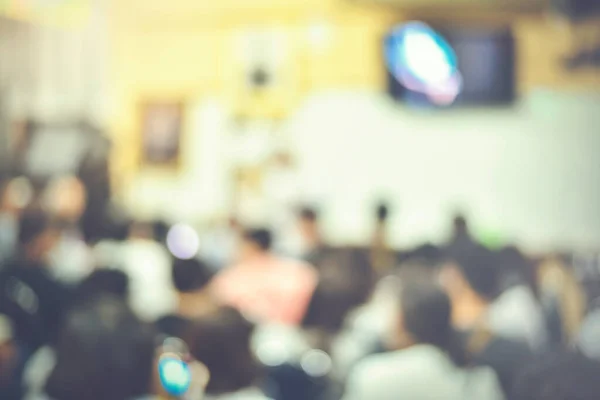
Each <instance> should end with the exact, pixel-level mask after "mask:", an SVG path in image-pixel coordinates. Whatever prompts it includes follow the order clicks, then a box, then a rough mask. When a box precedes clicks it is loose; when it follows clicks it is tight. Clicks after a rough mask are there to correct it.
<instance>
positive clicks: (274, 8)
mask: <svg viewBox="0 0 600 400" xmlns="http://www.w3.org/2000/svg"><path fill="white" fill-rule="evenodd" d="M77 4H79V5H80V6H78V8H77V10H78V12H74V11H72V10H71V11H66V10H69V9H68V8H65V9H64V10H63V11H62V14H61V13H57V14H56V15H58V16H56V15H55V16H54V18H53V19H51V20H49V19H48V17H46V18H44V17H43V16H41V15H36V14H34V13H30V14H31V15H26V14H27V13H22V14H21V15H19V18H17V20H16V21H15V20H10V21H9V20H8V19H2V20H1V23H0V31H1V32H2V34H0V39H2V40H4V42H5V44H4V45H2V46H0V51H1V52H2V53H3V54H2V59H3V62H2V63H0V64H1V66H0V77H1V78H2V80H1V82H3V84H2V86H1V87H3V89H4V92H5V94H6V95H5V96H4V99H5V102H6V103H7V104H8V105H9V106H8V107H6V109H7V110H8V112H9V113H10V114H11V115H16V116H25V115H33V116H36V117H37V118H38V119H43V120H60V119H65V118H74V117H75V116H76V117H77V118H80V117H81V116H86V117H87V118H91V119H93V120H95V121H97V122H98V123H99V124H100V125H101V126H102V127H103V128H105V130H106V132H107V134H108V136H109V137H110V139H111V140H112V143H113V148H112V153H111V164H110V168H111V177H112V186H113V189H114V191H115V194H116V196H117V199H118V201H120V202H121V203H122V204H125V205H126V206H128V208H129V209H130V211H131V212H132V213H133V214H135V215H137V216H138V217H140V218H148V219H149V218H155V217H168V218H170V219H182V218H186V219H193V220H197V221H206V220H209V219H211V218H213V217H214V216H215V215H222V214H224V213H226V212H227V210H228V209H229V208H230V207H231V204H232V201H233V200H232V198H233V197H234V188H233V185H232V183H231V181H232V180H233V176H234V175H235V165H234V164H235V161H236V160H237V159H239V156H240V155H239V154H233V153H232V150H231V148H232V147H233V148H235V146H232V145H231V143H232V141H235V140H236V139H235V137H236V132H237V131H238V130H239V121H240V120H253V121H258V122H260V121H264V122H265V123H267V124H274V125H276V126H277V132H278V133H277V135H279V137H281V138H282V142H283V143H284V146H286V147H287V148H290V149H292V151H293V152H294V153H295V154H294V156H295V157H296V158H297V164H298V168H297V171H296V177H297V180H298V182H299V185H301V186H302V188H303V189H302V190H303V191H304V193H305V197H306V198H307V200H308V201H314V202H318V203H323V204H326V209H327V217H326V221H325V222H326V228H327V231H328V233H329V235H330V236H331V238H332V240H334V241H340V242H341V241H347V240H350V241H359V240H362V239H364V238H365V237H367V235H368V234H369V224H368V222H369V221H367V220H366V218H367V217H366V216H364V215H363V213H362V211H363V210H365V209H366V208H368V207H371V206H372V204H373V202H374V201H375V200H376V197H378V196H389V197H394V198H396V199H397V204H396V208H397V209H398V210H399V212H398V213H397V216H396V218H398V221H397V222H398V223H397V224H395V225H394V227H395V232H394V234H393V238H392V239H393V241H394V242H396V243H412V242H415V241H417V240H420V239H423V238H424V237H431V236H432V235H433V236H434V237H435V236H436V235H437V236H439V235H441V234H442V233H441V231H440V227H441V225H442V224H443V223H444V220H445V219H444V215H445V213H447V212H450V211H452V210H454V209H456V208H464V209H468V210H470V211H471V212H472V213H473V216H474V218H475V220H476V221H478V224H479V225H481V227H480V229H481V230H482V231H487V230H490V231H498V232H501V233H502V234H503V235H505V236H508V237H510V238H513V237H514V238H518V239H527V240H528V241H529V243H528V244H529V245H530V246H540V247H545V246H549V245H554V244H556V242H561V243H564V244H566V245H570V244H577V245H579V246H584V247H585V246H592V245H595V244H597V243H598V242H600V230H599V229H598V228H596V227H597V226H600V215H599V212H598V210H597V209H596V208H594V207H593V206H592V205H593V204H597V203H596V201H595V200H596V199H598V190H597V188H596V187H595V186H594V185H593V182H597V181H599V179H598V178H599V176H598V174H599V172H598V171H599V169H598V165H597V164H598V161H597V157H595V156H596V151H597V150H596V149H598V148H600V147H599V146H598V142H599V140H600V138H599V136H598V135H597V132H598V129H600V119H599V116H598V113H597V112H596V111H595V110H596V107H597V104H598V101H599V100H598V96H599V95H598V92H599V90H600V74H599V73H598V71H597V70H594V69H583V70H580V71H578V72H576V73H574V72H570V71H567V70H566V69H565V68H564V67H563V65H562V64H561V62H560V61H561V58H562V57H563V56H564V54H565V52H566V51H567V49H568V48H569V46H570V45H571V44H572V41H573V40H574V39H573V36H572V35H571V32H570V31H569V30H567V29H565V27H564V25H561V24H560V23H556V22H555V21H554V20H553V19H552V18H551V17H549V15H548V14H547V13H532V14H529V13H525V14H518V15H517V14H516V13H512V12H495V11H490V12H485V11H472V10H471V11H468V12H465V10H464V9H459V8H457V9H456V10H454V11H452V12H451V13H445V12H437V13H436V12H435V11H431V10H427V11H414V10H402V9H398V8H396V7H393V6H386V5H382V4H375V3H370V2H368V1H360V2H353V1H343V0H288V1H286V2H280V1H278V0H254V1H246V0H219V1H213V2H197V1H193V0H177V1H172V2H170V3H169V4H167V5H166V4H165V3H164V1H159V0H128V1H121V0H97V1H94V2H91V3H86V2H84V1H82V2H79V3H77ZM81 4H87V6H85V7H82V6H81ZM88 6H89V7H88ZM81 10H87V13H86V12H82V11H81ZM13 14H14V12H13ZM61 15H62V18H61V17H59V16H61ZM13 16H14V15H13ZM28 18H29V22H27V21H28ZM38 19H39V20H41V21H42V23H41V24H32V23H31V21H37V20H38ZM407 19H427V20H436V21H442V22H444V21H452V23H453V24H457V23H466V24H469V23H477V24H480V25H481V24H487V25H494V24H504V23H507V22H510V23H511V24H512V26H513V29H514V32H515V36H516V41H517V67H516V68H517V76H518V79H517V89H518V92H519V95H520V100H519V101H518V102H517V103H516V104H515V105H514V106H510V107H504V108H478V109H459V110H448V111H443V112H435V113H434V112H426V111H415V110H408V109H406V108H405V107H402V106H401V105H399V104H397V103H392V102H391V101H390V100H388V99H387V96H386V93H385V86H386V71H385V64H384V62H383V55H382V40H383V36H384V35H385V33H386V32H388V30H389V29H390V27H391V26H392V25H393V24H395V23H397V22H401V21H405V20H407ZM15 37H17V38H18V40H17V41H14V40H13V39H14V38H15ZM252 40H254V41H258V42H261V43H262V44H263V45H264V44H265V43H267V45H266V48H268V49H269V50H268V51H267V52H266V53H267V54H262V55H261V57H263V58H268V59H269V60H270V65H271V68H272V69H273V71H271V72H272V73H273V76H274V77H275V78H274V82H273V83H272V84H271V85H269V86H268V87H267V88H266V89H264V90H260V91H256V90H254V89H253V88H252V87H251V85H249V84H248V73H247V69H248V68H250V66H251V64H252V63H253V57H257V56H256V54H254V55H253V54H251V52H250V53H249V52H248V50H247V49H248V48H250V47H251V46H252V44H251V43H250V42H251V41H252ZM9 42H10V43H11V45H7V44H6V43H9ZM263 47H265V46H263ZM23 48H26V49H28V50H27V51H21V50H22V49H23ZM56 54H64V56H63V57H57V56H56ZM4 60H8V62H4ZM51 99H58V101H52V100H51ZM165 99H166V100H169V99H171V100H177V101H180V100H183V101H185V102H186V104H187V107H186V112H185V118H184V125H185V127H184V130H183V138H182V149H183V154H182V157H181V161H180V163H179V165H178V166H177V167H176V168H172V167H151V166H146V165H144V164H143V163H142V161H141V154H140V153H141V136H140V131H141V105H142V104H143V103H145V102H149V101H154V100H161V101H164V100H165ZM242 152H244V151H242ZM414 171H418V174H413V173H412V172H414ZM348 175H351V176H353V179H352V180H348V179H344V177H345V176H348ZM557 176H560V177H561V178H560V179H559V178H557ZM556 182H560V183H556ZM190 188H193V190H190ZM442 214H444V215H442ZM349 215H351V216H349ZM352 216H354V217H352ZM590 221H598V222H599V223H598V224H592V223H590Z"/></svg>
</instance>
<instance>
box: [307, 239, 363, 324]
mask: <svg viewBox="0 0 600 400" xmlns="http://www.w3.org/2000/svg"><path fill="white" fill-rule="evenodd" d="M317 267H318V269H319V271H320V274H319V282H318V284H317V287H316V288H315V290H314V292H313V294H312V297H311V300H310V302H309V304H308V307H307V310H306V313H305V315H304V319H303V321H302V326H303V327H304V328H307V329H313V330H318V331H321V332H324V333H330V334H331V333H337V332H338V331H339V330H340V329H341V328H342V327H343V324H344V322H345V321H346V317H347V315H348V314H349V313H350V312H351V311H352V310H354V309H355V308H356V307H358V306H360V305H362V304H364V303H365V302H366V301H367V300H368V299H369V297H370V295H371V292H372V291H373V286H374V282H375V274H374V272H373V268H372V265H371V260H370V258H369V254H368V252H367V251H365V250H363V249H358V248H342V249H335V250H333V249H332V250H330V251H328V252H327V254H326V255H325V256H324V257H323V259H322V260H321V262H320V263H319V265H317Z"/></svg>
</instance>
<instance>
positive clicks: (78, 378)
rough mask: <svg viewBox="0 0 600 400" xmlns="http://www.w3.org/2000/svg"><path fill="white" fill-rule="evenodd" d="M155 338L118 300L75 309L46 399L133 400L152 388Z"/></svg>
mask: <svg viewBox="0 0 600 400" xmlns="http://www.w3.org/2000/svg"><path fill="white" fill-rule="evenodd" d="M154 357H155V334H154V330H153V329H152V327H151V326H149V325H146V324H144V323H142V322H140V320H139V319H138V318H137V317H136V316H135V314H134V313H133V312H132V311H131V310H130V309H129V308H128V307H127V305H126V304H125V303H124V302H123V301H121V300H120V299H117V298H114V297H102V298H99V299H97V300H95V301H92V302H87V303H84V304H82V305H81V306H79V307H77V308H75V309H73V310H72V311H71V313H70V314H69V315H68V316H67V319H66V321H65V325H64V326H63V330H62V332H61V335H60V337H59V340H58V344H57V346H56V365H55V366H54V369H53V370H52V372H51V373H50V376H49V378H48V381H47V383H46V393H47V394H48V396H50V397H51V398H53V399H56V400H81V399H86V400H131V399H134V398H136V397H141V396H143V395H147V394H148V393H149V392H150V391H151V388H152V376H153V375H152V371H153V363H154Z"/></svg>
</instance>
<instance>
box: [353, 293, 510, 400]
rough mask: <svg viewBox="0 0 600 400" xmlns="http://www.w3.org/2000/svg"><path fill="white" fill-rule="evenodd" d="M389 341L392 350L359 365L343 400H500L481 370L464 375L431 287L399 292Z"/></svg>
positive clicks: (442, 302) (447, 312)
mask: <svg viewBox="0 0 600 400" xmlns="http://www.w3.org/2000/svg"><path fill="white" fill-rule="evenodd" d="M400 309H401V310H400V312H399V314H400V315H399V318H398V324H397V330H396V335H395V340H396V342H397V343H395V347H396V348H398V350H396V351H393V352H390V353H385V354H381V355H376V356H371V357H368V358H366V359H365V360H364V361H362V362H361V363H359V364H358V365H357V367H356V368H355V370H354V371H353V372H352V373H351V374H350V377H349V378H348V381H347V386H346V394H345V397H344V400H372V399H377V400H396V399H410V400H501V399H503V398H504V396H503V394H502V389H501V388H500V385H499V383H498V381H497V378H496V376H495V374H494V373H493V372H492V371H491V370H489V369H487V368H474V369H467V368H465V367H464V365H465V364H466V361H467V360H466V356H465V355H464V352H463V351H462V350H461V346H460V345H459V340H458V338H457V336H456V334H455V332H454V330H453V328H452V325H451V314H452V310H451V305H450V300H449V298H448V296H447V295H446V294H445V293H444V292H443V291H442V290H441V289H440V288H438V287H437V286H435V285H434V284H433V283H421V282H419V283H414V284H410V285H406V286H404V287H403V289H402V294H401V301H400Z"/></svg>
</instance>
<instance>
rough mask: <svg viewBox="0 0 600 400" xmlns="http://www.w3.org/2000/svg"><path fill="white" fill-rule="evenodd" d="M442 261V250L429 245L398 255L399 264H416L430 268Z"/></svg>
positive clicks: (425, 244)
mask: <svg viewBox="0 0 600 400" xmlns="http://www.w3.org/2000/svg"><path fill="white" fill-rule="evenodd" d="M442 259H443V251H442V249H441V248H439V247H438V246H435V245H433V244H431V243H424V244H422V245H419V246H417V247H415V248H414V249H412V250H410V251H408V252H406V253H403V254H400V256H399V257H398V261H399V262H400V263H408V262H409V263H418V264H422V265H427V266H430V267H435V266H437V265H438V264H439V263H440V262H441V261H442Z"/></svg>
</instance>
